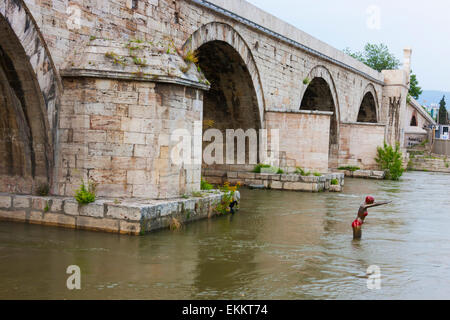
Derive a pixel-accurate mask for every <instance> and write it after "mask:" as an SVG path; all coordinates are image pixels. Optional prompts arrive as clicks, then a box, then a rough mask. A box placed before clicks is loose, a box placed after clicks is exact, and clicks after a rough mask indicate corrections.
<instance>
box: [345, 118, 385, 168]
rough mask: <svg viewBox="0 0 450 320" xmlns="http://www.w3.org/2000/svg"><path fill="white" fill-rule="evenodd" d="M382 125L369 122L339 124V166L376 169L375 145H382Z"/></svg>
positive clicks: (383, 130)
mask: <svg viewBox="0 0 450 320" xmlns="http://www.w3.org/2000/svg"><path fill="white" fill-rule="evenodd" d="M384 132H385V126H384V125H377V124H371V123H345V124H344V123H343V124H341V149H340V160H339V161H340V162H339V166H357V167H359V168H361V169H377V168H378V165H377V163H376V162H375V157H376V155H377V147H379V146H383V142H384Z"/></svg>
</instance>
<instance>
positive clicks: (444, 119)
mask: <svg viewBox="0 0 450 320" xmlns="http://www.w3.org/2000/svg"><path fill="white" fill-rule="evenodd" d="M438 122H439V124H447V123H448V114H447V108H446V107H445V96H443V97H442V99H441V102H439V121H438Z"/></svg>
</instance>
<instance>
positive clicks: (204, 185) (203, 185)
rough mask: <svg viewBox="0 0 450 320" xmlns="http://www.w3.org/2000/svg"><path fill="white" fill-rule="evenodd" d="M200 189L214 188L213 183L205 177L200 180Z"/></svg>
mask: <svg viewBox="0 0 450 320" xmlns="http://www.w3.org/2000/svg"><path fill="white" fill-rule="evenodd" d="M200 189H202V190H206V191H208V190H212V189H213V185H212V184H210V183H208V182H207V181H205V180H203V178H202V179H201V181H200Z"/></svg>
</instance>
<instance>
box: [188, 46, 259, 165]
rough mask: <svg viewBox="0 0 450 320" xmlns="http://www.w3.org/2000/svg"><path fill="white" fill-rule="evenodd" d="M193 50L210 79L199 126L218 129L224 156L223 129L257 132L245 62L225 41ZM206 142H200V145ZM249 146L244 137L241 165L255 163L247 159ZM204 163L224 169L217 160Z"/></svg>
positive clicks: (255, 108) (253, 94) (253, 95)
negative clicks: (242, 162) (212, 162)
mask: <svg viewBox="0 0 450 320" xmlns="http://www.w3.org/2000/svg"><path fill="white" fill-rule="evenodd" d="M195 52H196V55H197V57H198V66H199V67H200V68H201V70H202V72H203V73H204V75H205V77H206V78H207V79H208V81H209V82H210V83H211V88H210V90H209V91H208V92H205V94H204V98H203V119H204V124H203V130H204V131H205V130H207V129H210V128H214V129H218V130H220V131H221V132H222V135H223V137H224V140H223V142H224V150H223V154H224V157H225V156H226V149H225V148H226V130H227V129H235V130H237V129H242V130H244V131H246V130H248V129H255V130H256V132H258V130H259V129H260V128H261V119H260V112H259V107H258V99H257V95H256V92H255V88H254V86H253V81H252V78H251V75H250V72H249V70H248V68H247V65H246V63H245V62H244V60H243V59H242V57H241V56H240V54H239V53H238V52H237V51H236V50H235V49H234V48H233V47H232V46H231V45H229V44H228V43H227V42H224V41H218V40H214V41H210V42H206V43H204V44H203V45H201V46H200V47H199V48H198V49H197V50H196V51H195ZM236 142H237V140H235V144H236ZM207 144H208V143H204V147H205V146H206V145H207ZM249 150H250V142H249V139H246V148H245V152H246V156H245V166H246V168H245V169H249V168H250V167H252V166H253V165H254V164H256V163H250V157H249ZM235 159H237V147H236V145H235ZM205 166H206V165H204V167H205ZM208 167H210V168H211V167H214V168H215V169H226V166H223V165H217V164H215V165H212V166H208Z"/></svg>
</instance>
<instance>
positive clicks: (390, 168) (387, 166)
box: [375, 142, 405, 180]
mask: <svg viewBox="0 0 450 320" xmlns="http://www.w3.org/2000/svg"><path fill="white" fill-rule="evenodd" d="M375 161H376V162H377V163H378V165H379V166H380V167H381V169H382V170H384V171H385V172H386V177H385V179H387V180H399V179H400V177H401V176H402V175H403V172H404V171H405V170H404V169H403V163H402V153H401V152H400V144H399V143H396V145H395V148H394V147H392V146H391V145H388V144H387V143H386V142H384V146H383V147H378V148H377V157H376V158H375Z"/></svg>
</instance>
